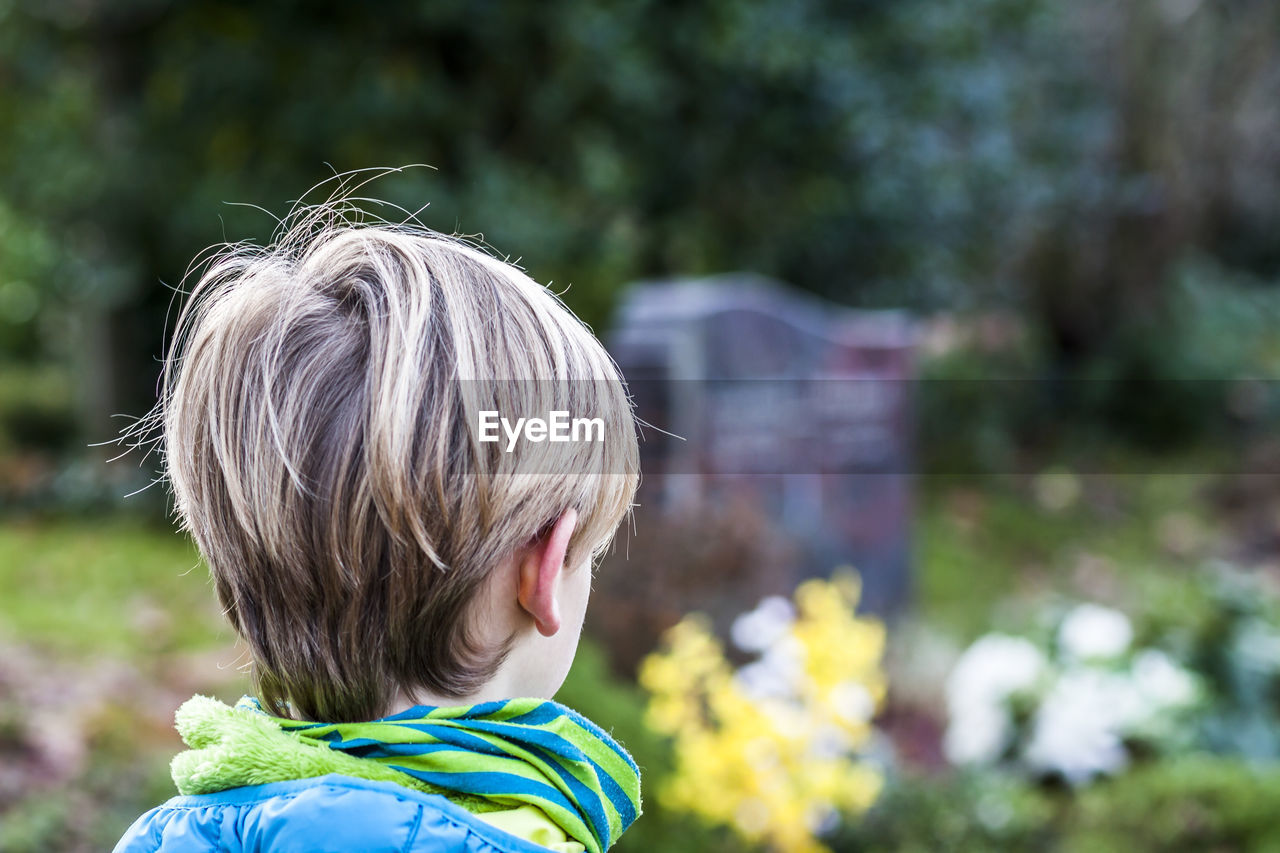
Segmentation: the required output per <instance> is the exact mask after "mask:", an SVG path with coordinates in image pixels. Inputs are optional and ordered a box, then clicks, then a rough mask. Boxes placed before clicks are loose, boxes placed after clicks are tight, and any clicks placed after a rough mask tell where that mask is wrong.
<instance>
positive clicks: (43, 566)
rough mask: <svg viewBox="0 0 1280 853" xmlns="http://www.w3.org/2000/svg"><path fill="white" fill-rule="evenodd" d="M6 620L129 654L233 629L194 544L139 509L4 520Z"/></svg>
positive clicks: (46, 643) (57, 639)
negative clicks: (149, 521)
mask: <svg viewBox="0 0 1280 853" xmlns="http://www.w3.org/2000/svg"><path fill="white" fill-rule="evenodd" d="M0 630H2V631H3V632H4V633H6V634H9V635H10V636H9V637H8V638H7V639H9V640H10V641H13V640H20V641H22V642H23V643H26V644H29V645H33V646H37V647H39V648H42V649H46V650H49V651H51V652H54V653H57V654H59V655H64V656H69V657H98V656H103V655H106V656H111V657H119V658H125V659H134V658H140V657H146V656H149V655H154V654H156V653H157V652H167V651H181V650H191V649H196V648H201V647H206V646H210V645H213V644H215V643H219V642H224V643H225V642H227V641H229V640H230V638H231V633H230V629H229V628H227V627H225V626H224V625H223V620H222V616H221V614H220V612H219V609H218V606H217V603H216V601H215V597H214V592H213V588H212V585H211V583H210V581H209V578H208V572H207V571H206V570H205V568H204V566H203V565H202V564H200V562H199V560H198V557H197V555H196V552H195V549H194V548H192V547H191V546H190V545H189V544H188V543H187V542H186V541H185V540H184V539H183V538H182V537H180V536H179V535H177V534H176V533H171V532H167V531H164V530H162V529H157V528H155V527H152V526H148V525H145V524H143V523H141V522H138V521H136V520H131V519H118V520H92V521H87V522H81V521H56V522H48V521H40V522H37V521H8V522H5V523H3V524H0Z"/></svg>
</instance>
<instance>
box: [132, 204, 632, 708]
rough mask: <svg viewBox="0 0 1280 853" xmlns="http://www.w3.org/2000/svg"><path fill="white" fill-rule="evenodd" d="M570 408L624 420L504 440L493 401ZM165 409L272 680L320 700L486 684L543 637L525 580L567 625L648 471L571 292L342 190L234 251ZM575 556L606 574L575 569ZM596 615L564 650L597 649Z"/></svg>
mask: <svg viewBox="0 0 1280 853" xmlns="http://www.w3.org/2000/svg"><path fill="white" fill-rule="evenodd" d="M557 410H558V411H566V412H568V413H569V417H571V418H575V419H576V418H580V417H581V418H598V419H600V420H601V421H602V423H603V435H599V433H593V432H592V430H590V429H587V430H584V431H582V432H580V433H578V432H575V433H574V434H573V435H572V436H571V437H573V438H578V439H579V440H570V441H561V442H555V443H552V442H550V441H546V440H544V441H532V440H529V438H528V436H530V435H532V433H529V432H525V433H524V434H523V436H522V437H520V438H516V439H514V440H509V438H508V436H507V435H506V434H502V433H501V432H500V435H501V440H499V441H492V440H481V439H482V430H481V420H482V414H481V413H482V412H486V411H488V412H497V413H498V416H500V417H501V418H505V419H507V420H508V421H509V422H510V423H512V424H514V423H515V422H516V419H517V418H519V417H540V418H544V419H545V418H548V414H549V413H550V412H552V411H557ZM157 411H158V413H159V415H160V416H161V417H162V419H163V425H164V434H165V444H166V467H167V471H168V475H169V478H170V480H171V483H172V487H173V491H174V495H175V502H176V510H177V513H178V515H179V517H180V518H181V520H182V522H183V524H184V526H185V527H186V528H187V529H188V530H189V531H190V532H191V534H192V535H193V537H194V538H195V540H196V543H197V544H198V546H199V548H200V551H201V552H202V554H203V555H204V557H205V559H206V560H207V562H208V564H209V567H210V569H211V571H212V574H213V577H214V580H215V582H216V586H217V590H218V594H219V597H220V599H221V601H222V604H223V606H224V607H225V608H226V612H227V615H228V616H229V618H230V619H231V621H232V623H233V624H234V626H235V628H236V630H237V631H238V632H239V633H240V634H241V635H242V636H243V637H244V639H245V640H246V641H247V642H248V644H249V646H250V648H251V651H252V655H253V664H254V675H255V679H256V681H257V687H258V690H259V692H260V694H261V698H262V699H263V700H264V702H265V703H266V704H267V705H268V706H269V707H273V708H275V709H276V710H283V706H284V703H286V702H288V703H290V704H291V705H292V707H293V710H294V712H295V713H297V714H299V715H301V716H303V717H306V718H309V719H320V720H326V721H340V720H359V719H370V718H372V717H375V716H379V715H381V714H383V713H386V712H388V711H389V710H390V709H391V708H392V706H393V705H394V704H395V703H396V701H397V697H403V696H410V697H412V696H422V695H426V696H433V697H469V696H474V695H476V694H477V692H478V691H480V690H481V688H482V687H483V686H484V685H485V684H486V683H488V682H489V681H490V679H491V678H493V676H494V675H495V673H497V672H498V671H499V668H500V667H502V666H503V664H504V661H505V659H506V658H507V655H508V653H509V652H512V651H513V649H515V647H516V646H518V645H519V644H520V643H522V642H524V639H523V638H524V636H525V632H524V627H525V626H524V625H523V623H521V622H520V620H519V619H516V618H515V617H514V616H513V615H512V613H513V612H514V611H513V610H512V609H511V608H510V607H508V606H507V604H508V603H509V599H511V598H512V596H515V599H514V600H515V602H516V605H517V609H519V608H523V609H524V611H527V614H531V615H530V618H529V620H528V621H529V623H530V624H532V623H536V627H537V628H538V629H539V631H541V633H542V634H547V633H548V632H549V633H551V634H554V633H556V631H555V630H554V629H555V627H556V626H555V625H553V624H549V623H548V620H547V619H545V618H542V617H544V616H546V615H547V614H546V608H548V607H550V608H553V609H554V607H555V606H556V603H555V601H554V600H553V599H548V598H547V596H548V595H552V594H555V595H561V596H562V597H564V596H568V597H569V598H575V597H577V598H581V602H580V604H581V606H582V607H585V590H586V586H585V584H587V583H589V579H583V578H581V577H580V576H578V575H577V574H576V573H583V572H585V573H589V572H590V566H589V563H590V562H591V561H592V560H593V559H594V557H595V556H596V555H597V554H598V552H599V551H600V550H601V549H602V548H604V547H605V546H606V545H607V543H608V542H609V540H610V539H611V537H612V534H613V532H614V530H615V529H616V528H617V526H618V524H619V522H620V521H621V520H622V518H623V517H624V516H625V514H626V513H627V511H628V508H629V506H630V503H631V500H632V497H633V496H634V493H635V487H636V481H637V477H638V465H637V449H636V437H635V428H634V421H633V417H632V413H631V407H630V403H629V401H628V398H627V396H626V392H625V389H624V387H623V385H622V381H621V377H620V376H619V374H618V371H617V368H616V366H615V365H614V363H613V361H612V360H611V359H610V358H609V356H608V355H607V354H606V352H605V351H604V348H603V347H602V346H601V345H600V343H599V341H597V340H596V339H595V337H594V336H593V335H592V334H591V332H590V331H589V330H588V329H587V328H586V327H585V326H584V325H583V324H582V323H581V322H579V321H578V320H577V318H575V317H574V316H573V315H572V314H571V313H570V312H569V311H568V309H566V308H565V307H564V306H563V305H562V304H561V303H560V301H559V300H558V299H557V298H556V297H555V296H554V295H553V294H552V293H550V292H549V291H548V290H547V289H546V288H544V287H542V286H540V285H538V284H536V283H534V282H533V281H532V280H530V279H529V278H528V277H527V276H525V275H524V274H523V273H522V272H520V271H519V270H518V269H516V268H514V267H512V266H510V265H509V264H506V263H503V262H501V261H498V260H495V259H494V258H492V257H490V256H489V255H487V254H485V253H483V252H481V251H477V250H476V249H473V248H471V247H469V246H467V245H465V244H463V243H461V242H459V241H457V240H454V239H451V238H448V237H444V236H441V235H438V234H435V233H432V232H428V231H424V230H420V229H410V228H407V227H403V226H384V225H376V226H354V225H350V224H347V223H345V222H343V221H341V218H340V217H338V216H337V215H336V214H334V213H333V212H332V209H330V208H325V209H320V210H318V211H311V212H310V214H309V215H307V216H306V217H305V221H303V222H302V223H301V224H299V225H297V226H295V227H294V228H292V229H291V230H289V231H287V232H286V233H285V235H284V236H283V237H282V238H280V239H279V240H277V241H276V242H275V243H274V244H273V245H271V246H269V247H267V248H265V249H256V248H245V247H240V248H237V249H234V250H231V251H228V252H226V253H225V254H223V255H221V256H219V257H215V258H214V259H213V260H212V261H210V262H209V263H208V265H207V266H206V268H205V272H204V274H203V275H202V276H201V278H200V281H199V283H198V284H197V285H196V286H195V288H194V289H193V293H192V296H191V299H190V301H189V302H188V304H187V306H186V308H185V309H184V310H183V312H182V315H181V317H180V319H179V324H178V333H177V335H176V336H175V339H174V345H173V349H172V351H171V353H170V355H169V358H168V360H167V362H166V378H165V392H164V396H163V399H162V402H161V404H160V407H159V408H158V410H157ZM489 418H490V419H492V418H493V416H492V415H490V416H489ZM597 436H598V437H599V438H601V439H603V440H586V439H595V438H597ZM509 447H510V449H509V450H508V448H509ZM566 553H567V557H566ZM557 558H559V559H560V561H561V562H560V564H558V565H557V564H556V560H557ZM558 568H562V569H563V573H562V574H563V576H564V578H565V579H566V580H569V579H573V578H575V577H576V578H577V582H576V583H575V584H573V587H574V589H576V590H581V593H579V592H573V591H571V592H568V593H561V592H558V589H559V588H558V587H555V586H554V585H555V584H556V583H557V582H558V581H559V579H560V575H558V574H556V572H557V570H558ZM539 571H541V572H543V575H538V572H539ZM531 572H532V574H531ZM548 572H549V573H550V574H549V575H548V574H546V573H548ZM588 578H589V574H588ZM542 582H545V583H551V584H552V588H550V589H548V588H545V587H539V586H538V583H542ZM508 593H510V595H509V594H508ZM526 597H527V600H526ZM553 598H554V596H553ZM526 604H529V605H530V606H525V605H526ZM570 606H575V605H572V604H571V605H570ZM539 607H541V608H542V610H539V609H538V608H539ZM522 615H526V614H522ZM571 617H572V614H571ZM557 618H558V617H557ZM577 618H578V619H579V620H580V614H579V615H578V617H577ZM552 621H555V620H552ZM557 624H558V623H557ZM579 627H580V621H579V625H570V626H568V627H567V628H566V630H570V631H572V632H573V637H572V640H573V643H567V642H566V641H565V640H564V638H563V637H562V638H560V639H559V640H558V641H557V642H556V643H555V644H554V645H553V646H548V647H547V649H546V650H545V654H550V655H552V656H554V655H556V654H560V655H563V653H564V650H565V649H566V648H567V649H568V654H569V656H570V657H571V656H572V648H573V644H574V643H576V636H577V630H578V628H579ZM548 629H551V630H550V631H548ZM517 635H519V636H517ZM543 653H544V652H535V654H543ZM565 666H567V661H563V662H555V663H553V665H552V666H551V668H550V670H549V672H550V674H549V675H547V676H546V677H545V678H544V681H545V689H546V690H550V691H552V692H554V690H555V689H556V687H558V684H559V679H560V678H563V674H564V673H563V668H564V667H565ZM556 672H558V676H557V675H556ZM521 686H526V687H528V686H529V682H523V683H521ZM529 689H539V686H538V685H537V684H534V685H533V686H532V687H531V688H529Z"/></svg>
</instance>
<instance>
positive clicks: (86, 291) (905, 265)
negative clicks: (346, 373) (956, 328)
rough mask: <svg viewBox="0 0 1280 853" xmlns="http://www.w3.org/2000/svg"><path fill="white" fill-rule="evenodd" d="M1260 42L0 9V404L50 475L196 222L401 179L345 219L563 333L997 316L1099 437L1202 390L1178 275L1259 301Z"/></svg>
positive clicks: (1272, 116) (954, 28) (1261, 6)
mask: <svg viewBox="0 0 1280 853" xmlns="http://www.w3.org/2000/svg"><path fill="white" fill-rule="evenodd" d="M1278 17H1280V11H1277V7H1275V5H1274V4H1272V3H1269V2H1266V0H1159V2H1146V0H1128V1H1127V2H1123V3H1111V2H1103V0H1087V2H1071V3H1068V2H1063V0H979V2H974V0H894V2H886V0H858V2H852V3H847V2H846V3H835V2H826V1H825V0H805V2H763V3H749V2H743V0H716V2H710V3H699V4H684V3H675V2H670V0H641V2H635V3H628V4H622V5H614V6H612V7H609V8H605V7H597V6H593V5H590V4H585V3H582V2H579V0H548V2H542V3H537V4H532V3H519V2H514V0H513V2H485V3H464V2H457V0H432V2H411V0H403V2H396V3H387V4H381V5H380V6H379V7H378V8H377V10H376V11H374V10H370V9H367V8H364V7H360V6H356V5H352V4H339V3H332V2H324V3H318V4H316V3H313V4H305V5H304V4H299V3H297V2H293V0H273V2H265V3H262V2H260V3H253V4H248V3H242V2H234V3H224V2H211V1H210V0H196V2H186V3H173V2H170V1H169V0H116V2H112V3H105V2H95V0H52V2H47V0H40V2H36V0H6V2H5V3H3V4H2V5H0V83H2V85H0V122H3V125H4V126H5V127H6V128H7V129H8V132H7V133H5V134H4V135H3V136H2V137H0V370H3V371H8V370H10V369H11V366H12V365H13V364H14V363H16V362H19V361H28V362H29V361H40V362H43V361H57V362H60V363H62V364H63V365H64V367H66V368H68V369H69V371H70V375H71V376H73V377H74V380H75V387H74V389H72V390H71V391H69V392H68V393H67V395H66V397H65V401H64V405H70V406H71V407H72V408H73V409H74V411H75V412H76V418H75V420H74V423H75V425H76V426H77V428H78V429H77V436H76V437H75V440H77V441H79V440H81V439H84V440H101V439H103V438H106V437H109V436H110V435H111V434H112V433H114V432H115V428H116V426H113V425H112V424H111V423H109V422H108V421H107V420H106V418H107V416H108V415H110V414H113V413H115V412H120V411H123V412H127V413H131V414H139V413H141V412H142V411H144V410H145V409H146V408H147V406H148V405H149V404H150V402H151V401H152V399H153V395H154V387H155V376H156V372H157V369H156V365H155V364H154V361H153V359H154V357H155V356H156V355H157V354H158V353H159V352H160V351H161V339H160V336H161V330H162V328H163V327H164V322H165V315H166V310H167V309H168V306H169V303H170V301H171V297H172V293H171V291H170V290H169V289H168V288H167V287H166V286H165V284H168V285H170V286H172V285H176V284H177V283H178V282H179V281H180V280H181V279H182V277H183V274H184V270H186V269H187V266H188V263H189V262H190V259H191V258H192V257H193V256H194V255H196V253H197V252H199V251H200V250H201V249H202V248H203V247H205V246H207V245H209V244H210V243H213V242H216V241H218V240H221V239H223V238H226V239H233V240H234V239H240V238H245V237H256V238H258V239H264V238H265V237H266V236H267V234H268V233H269V232H270V230H271V228H272V226H273V222H272V219H271V218H270V216H269V215H267V214H266V213H264V212H262V211H259V210H255V209H253V208H251V207H233V206H228V205H227V204H225V203H224V202H237V203H246V204H250V205H255V204H256V205H262V206H263V207H264V208H265V209H266V210H267V211H270V212H271V213H272V214H276V215H279V214H281V213H283V212H284V209H285V207H286V206H287V203H288V200H289V199H293V198H296V197H297V196H298V195H299V194H300V193H301V192H302V191H303V190H304V188H306V187H308V186H312V185H314V184H315V183H317V182H318V181H319V180H321V179H323V178H324V177H325V176H326V175H327V174H328V173H329V170H330V169H332V170H336V171H346V170H350V169H359V168H368V167H373V166H399V165H404V164H409V163H427V164H430V165H431V166H432V167H434V169H435V170H434V171H432V170H428V169H416V170H410V171H408V172H406V173H403V174H400V175H397V176H395V178H394V179H387V180H384V181H381V182H378V183H377V184H375V186H374V187H373V188H372V189H371V190H370V192H371V193H372V194H375V195H378V196H380V197H382V198H385V199H386V200H387V201H388V202H391V203H395V204H400V205H403V206H404V207H405V208H407V209H408V210H418V209H419V208H420V207H421V206H422V205H423V204H426V203H428V202H430V205H431V206H430V207H428V208H427V209H426V210H425V211H423V212H422V215H421V218H422V219H423V221H425V222H426V223H427V224H429V225H432V226H434V227H437V228H440V229H442V230H446V231H455V230H456V231H460V232H463V233H468V232H470V233H475V232H477V231H481V230H483V232H484V236H485V238H486V239H487V240H488V241H489V242H490V243H492V244H493V245H494V246H496V247H497V248H498V249H499V250H502V251H506V252H511V253H512V254H513V255H515V256H517V257H519V258H520V259H521V262H522V263H523V264H524V265H525V266H527V267H528V268H529V270H530V271H531V273H532V274H533V275H534V276H535V277H536V278H538V279H539V280H542V281H551V282H554V286H555V287H557V288H563V287H568V288H569V290H568V292H567V295H566V298H567V300H568V302H569V303H570V304H571V306H572V307H574V308H575V310H577V311H579V312H580V313H581V314H582V315H583V316H584V317H586V318H587V319H588V320H589V321H591V322H593V323H596V324H597V325H598V324H600V323H602V322H603V321H604V320H605V318H606V317H607V316H608V312H609V309H610V307H611V305H612V303H613V301H614V299H615V297H616V293H617V290H618V288H619V286H620V285H622V284H623V283H624V282H627V281H629V280H633V279H636V278H641V277H650V276H659V275H666V274H700V273H707V272H715V271H721V270H725V269H750V270H755V271H759V272H762V273H766V274H770V275H774V276H777V277H779V278H782V279H784V280H788V281H791V282H793V283H795V284H796V285H798V286H800V287H802V288H805V289H808V290H811V291H814V292H817V293H820V294H823V295H826V296H828V297H831V298H834V299H836V300H839V301H841V302H846V303H851V304H860V305H885V304H891V305H895V306H908V307H913V308H916V309H921V310H925V311H932V310H936V309H947V310H958V311H970V310H986V309H989V308H991V307H993V306H1006V307H1010V308H1012V309H1013V310H1016V311H1018V312H1020V313H1021V314H1023V315H1024V316H1025V317H1026V318H1027V322H1028V323H1029V325H1030V327H1031V331H1032V333H1033V334H1032V341H1033V344H1034V347H1033V350H1034V351H1033V356H1034V357H1033V359H1032V361H1031V363H1030V367H1031V369H1033V370H1035V371H1037V372H1039V373H1044V372H1045V371H1048V372H1049V373H1050V374H1051V375H1056V374H1055V371H1056V372H1057V374H1061V375H1062V376H1063V377H1065V378H1072V377H1079V376H1092V377H1101V378H1103V379H1105V380H1106V382H1104V383H1101V385H1100V386H1099V387H1103V388H1107V389H1119V390H1112V391H1109V392H1108V393H1105V394H1103V395H1102V398H1101V399H1100V400H1099V401H1098V403H1097V405H1098V406H1100V407H1101V408H1102V410H1103V412H1102V415H1101V417H1103V418H1104V419H1105V418H1107V417H1111V416H1114V417H1117V418H1120V419H1121V420H1125V419H1127V418H1129V417H1130V416H1134V415H1133V413H1132V412H1129V413H1126V412H1124V411H1111V408H1113V407H1114V406H1115V405H1123V403H1124V402H1125V401H1126V400H1130V399H1132V397H1133V394H1132V393H1131V392H1132V389H1133V387H1134V385H1133V383H1135V382H1142V381H1145V380H1147V379H1149V378H1153V377H1154V378H1160V377H1165V376H1182V375H1184V374H1185V373H1186V372H1187V371H1192V372H1194V370H1196V369H1201V368H1203V369H1216V368H1215V367H1214V365H1212V364H1211V365H1209V366H1208V367H1205V366H1204V365H1196V364H1188V363H1187V362H1186V361H1185V359H1184V358H1182V356H1184V355H1188V354H1190V355H1191V356H1193V357H1194V358H1199V355H1198V354H1199V353H1200V352H1202V350H1201V348H1200V344H1201V343H1202V342H1203V339H1202V338H1200V337H1197V334H1198V333H1197V332H1196V331H1195V330H1194V329H1189V328H1184V327H1183V326H1182V325H1179V324H1177V323H1174V324H1172V325H1171V324H1170V322H1169V317H1170V314H1171V312H1173V311H1174V310H1175V309H1174V307H1171V303H1172V302H1174V301H1176V300H1174V299H1173V297H1172V296H1171V294H1172V293H1173V291H1174V290H1175V284H1176V281H1177V279H1178V275H1179V274H1178V270H1179V269H1180V268H1181V265H1182V264H1183V263H1184V262H1185V261H1186V259H1187V258H1192V257H1193V258H1200V259H1202V261H1201V262H1198V263H1200V267H1201V268H1202V269H1211V270H1215V271H1216V272H1215V273H1214V275H1216V276H1218V277H1227V278H1233V279H1234V278H1240V277H1244V278H1248V279H1249V280H1250V281H1254V282H1256V286H1257V287H1258V288H1262V287H1265V286H1269V283H1270V281H1271V279H1273V278H1274V276H1275V273H1276V272H1277V270H1278V269H1280V252H1278V251H1277V250H1276V248H1275V244H1274V240H1272V239H1271V235H1272V234H1273V233H1274V232H1275V227H1276V225H1277V224H1280V191H1277V189H1280V188H1278V187H1277V182H1278V181H1280V179H1277V177H1276V175H1278V174H1280V169H1277V168H1276V166H1277V165H1278V164H1277V158H1278V157H1280V153H1277V150H1276V149H1275V147H1274V146H1273V145H1271V144H1270V141H1271V140H1273V139H1274V138H1275V135H1276V133H1277V131H1278V130H1280V110H1278V109H1277V107H1276V105H1275V102H1274V99H1273V98H1271V97H1270V93H1271V92H1272V91H1273V88H1274V81H1275V79H1276V77H1277V74H1278V73H1280V50H1277V44H1278V43H1280V39H1278V38H1277V36H1276V33H1277V27H1276V22H1277V19H1278ZM383 210H384V212H387V213H388V215H390V216H392V217H393V218H394V217H395V216H397V215H399V214H397V213H396V212H395V211H394V210H393V209H388V208H383ZM162 283H164V284H162ZM1242 321H1243V322H1248V318H1242ZM1229 328H1231V329H1232V330H1234V329H1235V327H1234V326H1231V327H1229ZM1228 337H1230V335H1229V336H1228ZM1216 339H1217V340H1221V337H1218V338H1216ZM1162 387H1164V388H1165V390H1170V392H1171V393H1172V392H1175V391H1176V392H1177V394H1175V396H1174V397H1172V398H1171V400H1170V402H1169V404H1168V405H1165V406H1161V407H1157V409H1158V410H1159V411H1160V412H1162V413H1166V414H1167V413H1175V414H1177V413H1181V414H1183V415H1190V416H1192V417H1193V418H1194V413H1195V412H1196V411H1198V408H1199V407H1198V406H1197V405H1195V403H1196V402H1197V400H1198V397H1197V396H1196V394H1195V393H1194V392H1195V390H1196V389H1195V386H1172V385H1171V386H1162ZM1184 392H1185V393H1186V394H1188V395H1189V396H1181V395H1183V394H1184ZM14 405H17V406H19V407H22V406H24V405H25V404H24V403H21V402H18V403H15V404H14ZM1060 410H1061V406H1058V407H1054V406H1049V407H1048V411H1049V416H1048V417H1049V419H1050V420H1052V419H1053V418H1054V417H1056V414H1057V413H1058V412H1059V411H1060ZM1081 410H1082V411H1085V412H1092V411H1093V409H1091V408H1089V407H1087V406H1086V407H1084V408H1082V409H1081ZM1149 411H1151V410H1150V409H1149V408H1148V407H1143V408H1142V410H1141V411H1140V412H1139V413H1138V415H1141V416H1142V417H1149V415H1148V414H1144V413H1147V412H1149ZM1108 412H1110V414H1108ZM37 414H38V412H37ZM1135 417H1136V416H1135ZM26 418H28V416H27V415H26V414H22V415H20V416H19V419H20V420H22V419H26ZM1167 420H1168V419H1167V418H1166V417H1165V414H1161V415H1159V423H1160V424H1166V423H1167ZM1193 426H1194V424H1193ZM1163 429H1164V427H1163V426H1161V427H1160V428H1159V429H1156V430H1154V434H1157V435H1158V434H1161V430H1163ZM1146 432H1147V434H1148V435H1150V434H1153V431H1152V430H1151V429H1147V430H1146ZM14 435H17V436H18V439H21V440H24V441H25V439H24V438H22V437H23V435H25V434H24V433H22V431H21V430H20V429H19V430H17V431H14V430H9V432H8V436H9V437H10V439H13V436H14ZM53 438H54V436H53V435H50V436H48V437H47V439H45V440H53ZM18 439H13V440H18ZM57 440H58V441H71V440H72V439H70V438H67V437H65V436H59V437H58V438H57Z"/></svg>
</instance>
